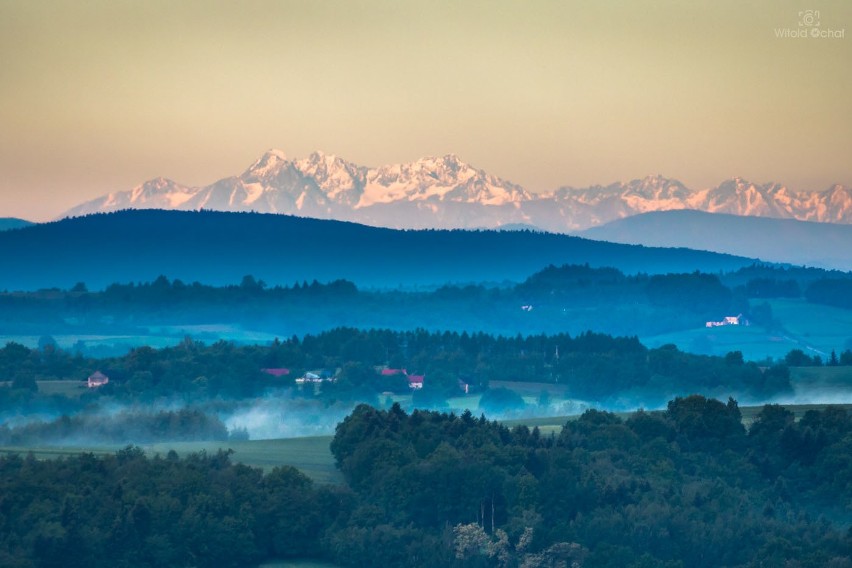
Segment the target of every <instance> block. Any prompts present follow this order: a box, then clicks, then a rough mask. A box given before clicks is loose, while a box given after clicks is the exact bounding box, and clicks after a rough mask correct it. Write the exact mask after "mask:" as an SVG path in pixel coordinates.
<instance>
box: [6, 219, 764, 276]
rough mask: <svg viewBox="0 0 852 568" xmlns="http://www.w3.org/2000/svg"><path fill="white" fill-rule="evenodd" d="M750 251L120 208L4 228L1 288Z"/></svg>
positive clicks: (652, 264)
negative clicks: (678, 247) (8, 229)
mask: <svg viewBox="0 0 852 568" xmlns="http://www.w3.org/2000/svg"><path fill="white" fill-rule="evenodd" d="M751 262H752V261H751V260H748V259H745V258H742V257H735V256H731V255H723V254H717V253H709V252H701V251H692V250H687V249H658V248H647V247H642V246H632V245H620V244H612V243H606V242H596V241H591V240H586V239H582V238H579V237H571V236H566V235H556V234H550V233H538V232H528V231H443V230H441V231H437V230H425V231H400V230H394V229H382V228H375V227H367V226H364V225H357V224H354V223H345V222H340V221H325V220H317V219H307V218H300V217H291V216H285V215H268V214H257V213H222V212H212V211H201V212H184V211H160V210H142V211H120V212H117V213H108V214H97V215H91V216H86V217H77V218H71V219H63V220H61V221H56V222H53V223H46V224H40V225H36V226H32V227H28V228H25V229H22V230H18V231H10V232H4V233H0V289H8V290H14V289H37V288H45V287H54V286H59V287H70V286H73V285H74V283H76V282H85V283H86V284H87V285H88V286H89V288H90V289H97V288H102V287H104V286H106V285H108V284H110V283H113V282H127V281H143V280H144V281H150V280H152V279H153V278H155V277H156V276H157V275H160V274H163V275H165V276H167V277H169V278H179V279H181V280H184V281H187V282H192V281H196V280H198V281H203V282H206V283H210V284H229V283H233V282H238V281H239V280H240V278H241V277H242V276H244V275H246V274H253V275H254V276H255V277H257V278H259V279H263V280H264V281H266V282H267V283H268V284H291V283H293V282H295V281H302V280H312V279H314V278H316V279H318V280H321V281H331V280H334V279H338V278H345V279H347V280H351V281H353V282H355V283H357V284H358V285H359V286H378V287H396V286H400V285H403V286H416V285H433V284H442V283H446V282H486V281H490V282H502V281H505V280H513V281H520V280H522V279H524V278H526V277H527V276H528V275H529V274H530V273H533V272H535V271H537V270H539V269H541V267H542V266H546V265H549V264H555V265H560V264H582V263H588V264H590V265H591V266H612V267H616V268H618V269H620V270H622V271H624V272H626V273H636V272H646V273H666V272H691V271H694V270H701V271H704V272H718V271H723V270H724V271H730V270H736V269H738V268H740V267H742V266H746V265H749V264H751Z"/></svg>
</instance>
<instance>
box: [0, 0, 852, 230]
mask: <svg viewBox="0 0 852 568" xmlns="http://www.w3.org/2000/svg"><path fill="white" fill-rule="evenodd" d="M805 10H813V11H818V12H819V14H818V15H817V14H816V13H815V12H811V13H810V19H808V21H806V22H802V21H801V20H802V17H803V15H802V14H800V12H803V11H805ZM814 16H817V18H816V19H814ZM800 23H803V26H799V24H800ZM816 24H819V26H818V29H819V30H821V31H828V30H834V31H839V30H845V32H844V37H842V38H820V37H810V36H807V37H804V38H801V39H792V38H783V37H776V35H777V32H778V31H779V30H781V31H782V32H783V30H785V29H791V30H798V29H799V28H801V27H804V28H805V29H806V30H808V31H811V30H812V29H813V28H815V27H817V26H816ZM271 147H276V148H281V149H283V150H284V151H285V152H287V154H288V155H290V156H292V157H300V156H304V155H306V154H308V153H309V152H310V151H312V150H315V149H321V150H323V151H325V152H329V153H334V154H338V155H340V156H342V157H344V158H346V159H349V160H352V161H354V162H357V163H359V164H363V165H368V166H377V165H381V164H386V163H394V162H404V161H411V160H415V159H417V158H419V157H422V156H426V155H435V154H446V153H450V152H453V153H456V154H459V156H460V157H461V158H462V159H464V160H466V161H468V162H470V163H472V164H473V165H474V166H477V167H480V168H483V169H485V170H486V171H488V172H489V173H492V174H494V175H497V176H500V177H503V178H506V179H508V180H510V181H513V182H515V183H518V184H520V185H522V186H524V187H525V188H527V189H529V190H531V191H546V190H552V189H555V188H556V187H558V186H560V185H574V186H583V185H589V184H593V183H604V184H606V183H610V182H613V181H616V180H628V179H633V178H636V177H643V176H645V175H647V174H651V173H661V174H663V175H665V176H668V177H673V178H677V179H680V180H681V181H683V182H684V183H686V184H687V185H688V186H690V187H695V188H700V187H707V186H711V185H716V184H718V183H719V182H721V181H722V180H724V179H726V178H729V177H732V176H742V177H744V178H746V179H749V180H751V181H754V182H760V183H762V182H768V181H778V182H781V183H784V184H787V185H788V186H790V187H792V188H794V189H808V190H821V189H825V188H826V187H828V186H829V185H830V184H832V183H843V184H847V185H849V184H852V2H848V1H846V0H837V1H833V2H826V1H796V2H792V1H783V0H764V1H754V2H742V1H740V0H737V1H727V0H712V1H689V2H683V1H681V0H677V1H669V2H661V1H653V2H650V1H649V2H644V1H643V2H640V1H636V2H615V1H600V0H596V1H589V2H568V1H564V2H559V1H544V0H540V1H535V0H533V1H516V2H501V1H497V0H490V1H487V2H466V1H465V2H460V1H457V0H456V1H447V2H434V1H423V2H418V3H415V2H400V1H387V2H378V1H353V0H347V1H340V2H320V1H316V0H310V1H304V2H302V1H298V2H296V1H276V2H266V1H254V2H252V1H249V2H224V1H223V2H217V1H212V0H203V1H189V0H187V1H181V2H174V1H152V0H145V1H141V0H140V1H133V2H129V1H121V0H109V1H104V2H86V1H80V0H74V1H67V2H60V1H34V0H23V1H17V0H0V217H4V216H17V217H24V218H28V219H31V220H47V219H51V218H54V217H56V216H58V215H59V214H61V213H62V212H63V211H64V210H66V209H67V208H69V207H71V206H73V205H75V204H77V203H79V202H82V201H85V200H88V199H92V198H94V197H97V196H99V195H102V194H104V193H107V192H110V191H117V190H125V189H130V188H131V187H133V186H135V185H137V184H139V183H141V182H142V181H144V180H146V179H149V178H152V177H155V176H160V175H162V176H165V177H169V178H172V179H174V180H176V181H178V182H181V183H184V184H191V185H204V184H208V183H211V182H213V181H215V180H216V179H219V178H221V177H225V176H228V175H232V174H237V173H239V172H241V171H242V170H244V169H245V168H246V167H247V166H248V165H249V164H250V163H251V162H252V161H253V160H254V159H255V158H257V157H258V156H259V155H260V154H261V153H262V152H263V151H264V150H266V149H267V148H271Z"/></svg>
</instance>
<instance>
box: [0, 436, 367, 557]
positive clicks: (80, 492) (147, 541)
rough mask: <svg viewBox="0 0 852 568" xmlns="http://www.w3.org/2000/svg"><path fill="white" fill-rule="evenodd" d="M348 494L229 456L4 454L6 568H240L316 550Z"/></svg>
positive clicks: (2, 548)
mask: <svg viewBox="0 0 852 568" xmlns="http://www.w3.org/2000/svg"><path fill="white" fill-rule="evenodd" d="M351 499H352V498H351V496H350V494H349V492H348V491H347V490H345V489H344V488H337V487H319V488H317V487H314V485H313V483H312V482H311V480H310V479H308V478H306V477H305V476H304V475H302V474H301V473H299V472H298V471H297V470H295V469H293V468H290V467H284V468H275V469H273V470H272V471H271V472H270V473H268V474H266V475H264V474H263V472H262V471H261V470H259V469H253V468H250V467H246V466H243V465H239V464H233V463H231V461H230V459H229V454H228V453H224V452H220V453H218V454H216V455H207V454H204V453H201V454H195V455H191V456H189V457H187V458H185V459H180V458H178V456H177V454H175V453H174V452H169V454H168V455H167V456H165V457H161V456H155V457H153V458H148V457H146V456H145V455H144V453H143V452H142V451H141V450H140V449H138V448H136V447H128V448H126V449H124V450H122V451H119V452H118V453H117V454H116V455H115V456H107V457H94V456H93V455H91V454H83V455H81V456H79V457H74V458H66V459H55V460H36V459H34V458H33V457H32V455H29V456H27V457H24V458H22V457H19V456H14V455H13V456H4V457H0V513H2V514H0V565H2V566H5V567H8V568H30V567H60V566H61V567H63V568H76V567H80V568H90V567H91V568H94V567H104V568H107V567H109V568H112V567H115V566H127V567H130V566H158V567H164V568H165V567H173V566H193V567H198V568H204V567H209V568H220V567H221V568H226V567H233V568H243V567H245V566H252V565H257V564H258V563H259V562H260V561H261V560H264V559H267V558H288V557H299V556H305V555H318V554H319V553H320V550H319V535H320V534H321V532H322V531H324V530H325V529H326V528H327V527H330V526H331V525H332V524H333V523H334V521H335V519H336V518H337V517H338V516H339V515H340V514H341V511H345V510H347V509H349V508H351V505H349V503H350V501H351Z"/></svg>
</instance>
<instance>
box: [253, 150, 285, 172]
mask: <svg viewBox="0 0 852 568" xmlns="http://www.w3.org/2000/svg"><path fill="white" fill-rule="evenodd" d="M285 163H289V162H288V160H287V155H286V154H285V153H284V151H283V150H278V149H275V148H270V149H269V150H267V151H266V152H264V153H263V155H262V156H261V157H260V158H258V159H257V160H256V161H255V162H254V163H253V164H252V165H251V166H249V168H248V169H247V170H246V172H245V173H249V172H250V173H252V174H254V175H255V176H259V177H260V176H264V175H267V174H269V173H270V172H273V171H275V170H277V169H278V168H280V167H281V165H282V164H285Z"/></svg>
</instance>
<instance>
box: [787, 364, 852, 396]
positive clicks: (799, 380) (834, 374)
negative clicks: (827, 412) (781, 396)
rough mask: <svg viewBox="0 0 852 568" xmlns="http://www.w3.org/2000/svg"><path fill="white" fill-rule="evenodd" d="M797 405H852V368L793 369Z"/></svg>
mask: <svg viewBox="0 0 852 568" xmlns="http://www.w3.org/2000/svg"><path fill="white" fill-rule="evenodd" d="M790 382H791V383H793V389H794V391H795V394H794V396H793V397H792V399H791V400H789V401H787V402H795V403H797V404H820V403H822V404H825V403H829V402H836V403H852V367H791V368H790Z"/></svg>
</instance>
